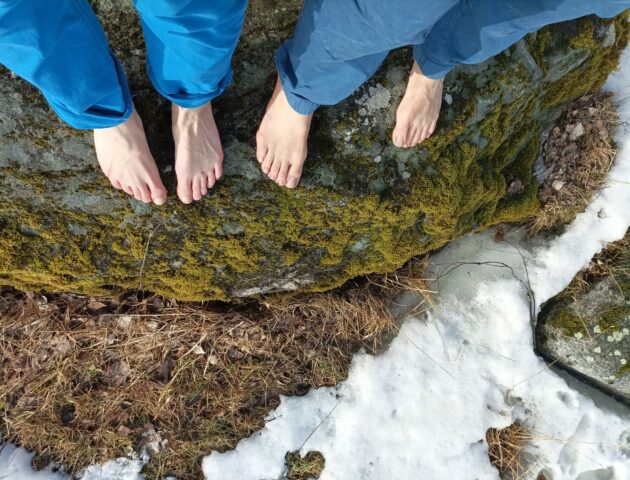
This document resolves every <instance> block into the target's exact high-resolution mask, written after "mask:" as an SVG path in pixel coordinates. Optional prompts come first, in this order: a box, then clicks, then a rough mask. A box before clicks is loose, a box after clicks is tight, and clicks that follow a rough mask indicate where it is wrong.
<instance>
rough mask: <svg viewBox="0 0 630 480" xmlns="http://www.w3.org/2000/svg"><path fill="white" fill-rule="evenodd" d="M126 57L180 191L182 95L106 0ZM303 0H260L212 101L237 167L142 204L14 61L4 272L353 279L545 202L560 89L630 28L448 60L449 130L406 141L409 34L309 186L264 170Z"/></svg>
mask: <svg viewBox="0 0 630 480" xmlns="http://www.w3.org/2000/svg"><path fill="white" fill-rule="evenodd" d="M93 4H94V6H95V9H96V11H97V13H98V15H99V16H100V18H101V19H102V21H103V24H104V26H105V29H106V30H107V32H108V35H109V38H110V41H111V45H112V48H113V49H114V51H115V52H116V53H117V54H118V56H119V58H120V59H121V60H122V62H123V64H124V66H125V68H126V71H127V73H128V76H129V81H130V85H131V87H132V90H133V92H134V95H135V96H134V100H135V103H136V106H137V108H138V110H139V111H140V114H141V115H142V117H143V119H144V122H145V126H146V128H147V132H148V136H149V140H150V143H151V147H152V150H153V153H154V155H155V156H156V159H157V160H158V162H159V164H160V167H161V170H162V172H163V178H164V179H165V182H166V183H167V185H168V186H169V188H170V191H171V192H174V183H175V179H174V174H173V170H172V165H171V164H172V161H173V147H172V140H171V138H170V131H169V125H170V121H169V108H168V107H169V106H168V104H167V103H166V102H165V101H164V100H163V99H161V98H160V97H159V96H157V95H156V94H155V93H154V91H153V90H152V88H151V86H150V84H149V82H148V80H147V77H146V75H145V73H144V56H143V55H144V54H143V52H144V48H143V41H142V34H141V31H140V28H139V25H138V19H137V15H136V13H135V11H134V9H133V7H132V4H131V1H129V0H125V1H123V0H94V1H93ZM300 6H301V2H299V1H294V0H278V1H273V0H267V1H263V0H258V1H253V2H252V5H251V8H250V11H249V13H248V17H247V20H246V25H245V29H244V34H243V38H242V41H241V43H240V46H239V49H238V51H237V53H236V55H235V58H234V67H235V82H234V85H233V86H232V87H231V88H230V89H229V91H228V92H227V93H226V94H225V95H223V97H222V98H221V99H220V100H218V101H217V102H216V104H215V107H216V110H217V120H218V123H219V128H220V130H221V135H222V139H223V143H224V149H225V177H224V179H222V180H221V182H220V183H219V184H218V186H216V187H215V188H214V189H213V191H212V192H211V193H210V194H209V195H208V196H207V197H206V198H205V199H204V200H203V201H202V202H199V203H196V204H194V205H189V206H187V205H183V204H181V203H179V202H178V201H176V200H175V197H174V195H171V199H170V202H169V203H168V204H167V205H166V206H163V207H160V208H155V207H150V206H145V205H143V204H140V203H138V202H136V201H134V200H130V199H129V198H128V197H127V196H126V195H125V194H122V193H120V192H117V191H114V190H113V189H112V188H111V187H110V186H109V184H108V182H107V181H106V180H105V179H104V178H103V176H102V174H101V173H100V172H99V170H98V168H97V164H96V161H95V158H94V154H93V151H92V143H91V137H90V134H89V133H88V132H77V131H74V130H72V129H70V128H68V127H67V126H65V125H64V124H62V123H61V122H60V121H58V120H57V119H56V118H55V117H54V116H53V114H52V113H51V111H50V110H49V108H48V106H47V105H46V103H45V101H44V100H43V99H42V97H41V96H40V95H39V93H38V92H37V91H35V90H34V89H33V88H32V87H30V86H29V85H27V84H26V83H24V82H22V81H21V80H19V79H17V78H14V77H12V76H10V75H8V74H6V72H3V75H2V76H1V77H0V135H1V138H2V143H1V145H0V228H1V233H0V284H10V285H13V286H16V287H19V288H23V289H46V290H49V291H50V290H55V291H59V290H63V291H74V292H80V293H90V294H101V293H107V292H111V291H112V290H119V289H127V288H134V289H135V288H139V287H140V288H144V289H147V290H152V291H155V292H158V293H161V294H165V295H168V296H172V297H175V298H179V299H191V300H212V299H222V300H229V299H233V298H236V297H247V296H252V295H259V294H261V293H272V292H284V291H291V290H296V289H302V290H308V291H315V290H325V289H329V288H332V287H335V286H338V285H340V284H342V283H343V282H345V281H346V280H348V279H349V278H352V277H354V276H357V275H361V274H367V273H370V272H376V271H379V272H384V271H390V270H393V269H395V268H396V267H398V266H399V265H401V264H402V263H404V262H405V261H406V260H407V259H409V258H410V257H412V256H413V255H416V254H419V253H422V252H425V251H428V250H431V249H435V248H438V247H440V246H442V245H444V244H445V243H446V242H448V241H449V240H451V239H453V238H456V237H458V236H460V235H462V234H464V233H466V232H470V231H473V230H480V229H484V228H486V227H488V226H489V225H492V224H495V223H498V222H503V221H518V220H522V219H524V218H526V217H528V216H530V215H531V214H532V213H534V212H535V211H536V210H537V209H538V208H539V205H538V200H537V198H536V192H537V188H538V185H537V183H536V181H535V179H534V177H533V172H532V167H533V164H534V161H535V159H536V157H537V154H538V146H539V142H540V137H541V134H542V132H544V130H545V129H546V128H547V126H548V125H549V124H550V123H551V122H552V121H553V120H554V119H555V118H556V116H557V115H558V113H559V111H560V110H561V109H562V107H563V106H564V105H565V104H567V103H568V102H570V101H572V100H574V99H576V98H577V97H579V96H581V95H583V94H584V93H587V92H591V91H595V90H597V89H599V88H600V86H601V85H602V84H603V82H604V81H605V79H606V77H607V75H608V73H609V72H610V71H612V70H613V69H614V68H615V67H616V65H617V61H618V58H619V56H620V52H621V50H622V49H623V47H625V45H626V43H627V28H628V27H627V23H626V21H625V19H617V20H600V19H596V18H587V19H582V20H579V21H576V22H570V23H566V24H561V25H557V26H554V27H551V28H547V29H545V30H542V31H541V32H538V33H537V34H533V35H531V36H529V37H528V38H527V39H526V40H525V41H523V42H520V43H519V44H517V45H515V46H514V47H512V48H511V49H510V50H509V51H507V52H505V53H504V54H502V55H500V56H498V57H497V58H495V59H492V60H490V61H488V62H486V63H484V64H482V65H478V66H470V67H461V68H458V69H456V70H455V71H454V72H452V74H450V75H449V77H448V79H447V82H446V92H445V102H444V105H443V107H444V110H443V114H442V119H441V121H440V124H439V130H438V132H437V134H436V135H435V136H434V137H433V138H432V139H430V140H429V141H427V142H425V144H424V145H423V146H422V147H419V148H415V149H410V150H400V149H397V148H395V147H393V146H392V144H391V140H390V138H391V130H392V128H393V123H394V115H395V110H396V105H397V102H398V100H399V99H400V97H401V96H402V94H403V92H404V87H405V83H406V76H407V71H408V70H409V68H410V65H411V54H410V52H409V50H407V49H403V50H400V51H396V52H393V53H392V55H390V57H389V59H388V61H387V62H386V64H385V65H384V66H383V68H382V69H381V70H380V71H379V73H378V74H377V75H376V76H375V78H374V79H373V80H372V81H371V82H369V84H367V85H365V86H364V87H362V88H361V89H360V90H359V91H358V92H357V93H356V94H355V95H354V96H353V97H352V98H350V99H348V100H347V101H345V102H343V103H342V104H340V105H338V106H336V107H334V108H327V109H322V110H321V111H320V112H318V113H317V115H316V117H315V121H314V124H313V133H312V135H311V138H310V142H309V159H308V161H307V165H306V169H305V173H304V178H303V181H302V184H301V187H300V188H298V189H296V190H293V191H290V190H286V189H283V188H280V187H278V186H276V185H274V184H273V183H271V182H270V181H268V180H267V179H265V178H264V177H263V175H261V173H260V172H259V167H258V164H257V162H256V159H255V156H254V134H255V130H256V126H257V124H258V122H259V120H260V119H261V117H262V114H263V111H264V108H265V104H266V101H267V99H268V97H269V95H270V93H271V89H272V86H273V52H274V50H275V49H276V47H278V45H279V44H280V43H281V42H282V41H283V39H285V38H287V37H288V36H289V35H290V33H291V31H292V28H293V26H294V24H295V20H296V18H297V14H298V11H299V8H300Z"/></svg>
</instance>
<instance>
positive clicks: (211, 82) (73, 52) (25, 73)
mask: <svg viewBox="0 0 630 480" xmlns="http://www.w3.org/2000/svg"><path fill="white" fill-rule="evenodd" d="M134 3H135V5H136V8H137V10H138V12H139V14H140V17H141V19H142V27H143V30H144V36H145V41H146V46H147V72H148V74H149V77H150V79H151V81H152V82H153V85H154V86H155V88H156V89H157V90H158V92H159V93H160V94H162V95H163V96H164V97H166V98H168V99H169V100H171V101H173V102H174V103H176V104H178V105H180V106H182V107H184V108H194V107H198V106H201V105H203V104H205V103H207V102H209V101H210V100H212V99H213V98H215V97H216V96H218V95H220V94H221V93H222V92H223V91H224V90H225V88H226V87H227V86H228V84H229V83H230V80H231V77H232V70H231V68H230V62H231V58H232V54H233V53H234V49H235V48H236V44H237V42H238V38H239V36H240V32H241V28H242V23H243V17H244V15H245V9H246V7H247V0H134ZM0 64H2V65H4V66H6V67H7V68H8V69H9V70H12V71H13V72H15V73H16V74H17V75H19V76H21V77H22V78H24V79H25V80H27V81H28V82H30V83H32V84H33V85H35V86H36V87H37V88H39V89H40V90H41V91H42V93H43V94H44V96H45V97H46V99H47V100H48V102H49V103H50V105H51V107H52V108H53V110H54V111H55V112H56V113H57V114H58V115H59V117H61V119H62V120H64V121H65V122H67V123H68V124H70V125H71V126H73V127H75V128H80V129H93V128H105V127H112V126H115V125H118V124H120V123H122V122H124V121H125V120H126V119H127V118H129V116H130V115H131V113H132V111H133V105H132V102H131V94H130V92H129V87H128V85H127V80H126V78H125V74H124V72H123V70H122V67H121V65H120V63H119V62H118V61H117V60H116V58H115V57H114V56H113V54H112V52H111V50H110V49H109V46H108V44H107V40H106V38H105V34H104V32H103V29H102V27H101V25H100V23H99V21H98V19H97V18H96V16H95V14H94V12H93V11H92V9H91V8H90V6H89V4H88V1H87V0H54V1H53V0H0Z"/></svg>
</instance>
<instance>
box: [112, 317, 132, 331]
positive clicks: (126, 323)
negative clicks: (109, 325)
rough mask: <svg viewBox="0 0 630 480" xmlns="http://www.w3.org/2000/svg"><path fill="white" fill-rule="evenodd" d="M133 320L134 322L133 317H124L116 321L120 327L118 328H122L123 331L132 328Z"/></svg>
mask: <svg viewBox="0 0 630 480" xmlns="http://www.w3.org/2000/svg"><path fill="white" fill-rule="evenodd" d="M132 320H133V316H131V315H123V316H122V317H118V320H116V325H117V326H118V328H122V329H123V330H126V329H127V328H129V327H130V326H131V321H132Z"/></svg>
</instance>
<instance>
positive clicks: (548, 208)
mask: <svg viewBox="0 0 630 480" xmlns="http://www.w3.org/2000/svg"><path fill="white" fill-rule="evenodd" d="M617 123H618V113H617V110H616V106H615V104H614V103H613V97H612V94H610V93H598V94H594V95H587V96H585V97H582V98H580V99H579V100H577V101H576V102H575V103H574V104H573V105H571V106H570V107H569V108H568V111H567V112H566V113H565V115H563V116H562V117H561V118H560V120H559V121H558V122H557V124H556V128H555V129H552V131H551V133H550V135H549V138H548V139H547V141H546V142H545V144H544V145H543V149H542V155H543V162H544V164H545V167H546V168H547V169H548V173H549V175H548V179H547V181H546V182H545V184H544V185H543V186H541V190H540V194H539V197H540V198H541V201H542V203H543V206H542V209H541V210H540V212H539V214H538V215H537V216H536V217H535V218H533V219H532V220H531V221H530V223H529V230H530V232H531V234H533V235H535V234H537V233H539V232H541V231H543V230H553V229H556V228H558V227H561V226H563V225H566V224H568V223H570V222H571V221H573V219H574V218H575V216H576V215H577V214H578V213H579V212H582V211H584V209H585V208H586V206H587V205H588V203H589V201H590V199H591V197H592V196H593V195H594V194H595V193H596V192H598V191H599V190H600V189H601V188H602V187H603V185H604V181H605V177H606V174H607V173H608V171H609V170H610V167H611V165H612V163H613V160H614V158H615V155H616V150H615V147H614V145H613V135H612V133H613V132H614V129H615V127H616V125H617ZM578 124H580V125H582V126H583V129H584V134H583V135H581V136H580V137H578V138H577V139H575V140H571V138H570V133H571V131H572V129H573V128H574V126H576V125H578ZM553 180H558V181H561V182H563V183H564V185H563V186H562V187H561V189H560V190H558V191H556V190H555V189H554V188H553V187H552V183H553Z"/></svg>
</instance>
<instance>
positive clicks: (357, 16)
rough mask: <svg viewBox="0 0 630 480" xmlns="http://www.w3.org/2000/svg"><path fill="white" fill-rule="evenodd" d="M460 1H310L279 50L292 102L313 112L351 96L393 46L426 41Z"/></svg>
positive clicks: (283, 79)
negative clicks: (434, 28) (431, 30)
mask: <svg viewBox="0 0 630 480" xmlns="http://www.w3.org/2000/svg"><path fill="white" fill-rule="evenodd" d="M455 3H457V0H439V1H436V0H390V1H383V0H354V1H345V0H306V2H305V4H304V8H303V10H302V13H301V15H300V19H299V20H298V24H297V26H296V29H295V32H294V35H293V38H291V39H290V40H288V41H287V42H286V43H285V44H284V45H282V47H281V48H280V49H279V50H278V52H277V53H276V67H277V69H278V74H279V77H280V81H281V82H282V86H283V89H284V91H285V93H286V95H287V98H288V100H289V103H290V105H291V106H292V107H293V109H294V110H296V111H297V112H298V113H301V114H304V115H306V114H310V113H312V112H313V111H315V110H316V109H317V107H318V106H319V105H334V104H336V103H339V102H340V101H341V100H343V99H344V98H346V97H348V96H349V95H350V94H352V92H354V91H355V90H356V89H357V88H358V87H359V86H361V84H363V83H364V82H365V81H366V80H367V79H368V78H370V76H372V74H373V73H374V72H375V71H376V69H377V68H378V67H379V65H380V64H381V62H382V61H383V60H384V59H385V57H386V56H387V53H388V52H389V50H391V49H392V48H397V47H401V46H404V45H413V44H416V43H421V42H422V41H424V38H425V36H426V34H427V33H428V31H429V30H430V27H431V26H432V25H433V24H434V23H435V22H436V21H437V20H438V19H439V18H440V17H441V16H442V15H444V13H445V12H446V11H448V10H449V9H450V8H451V7H452V6H453V5H454V4H455Z"/></svg>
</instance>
